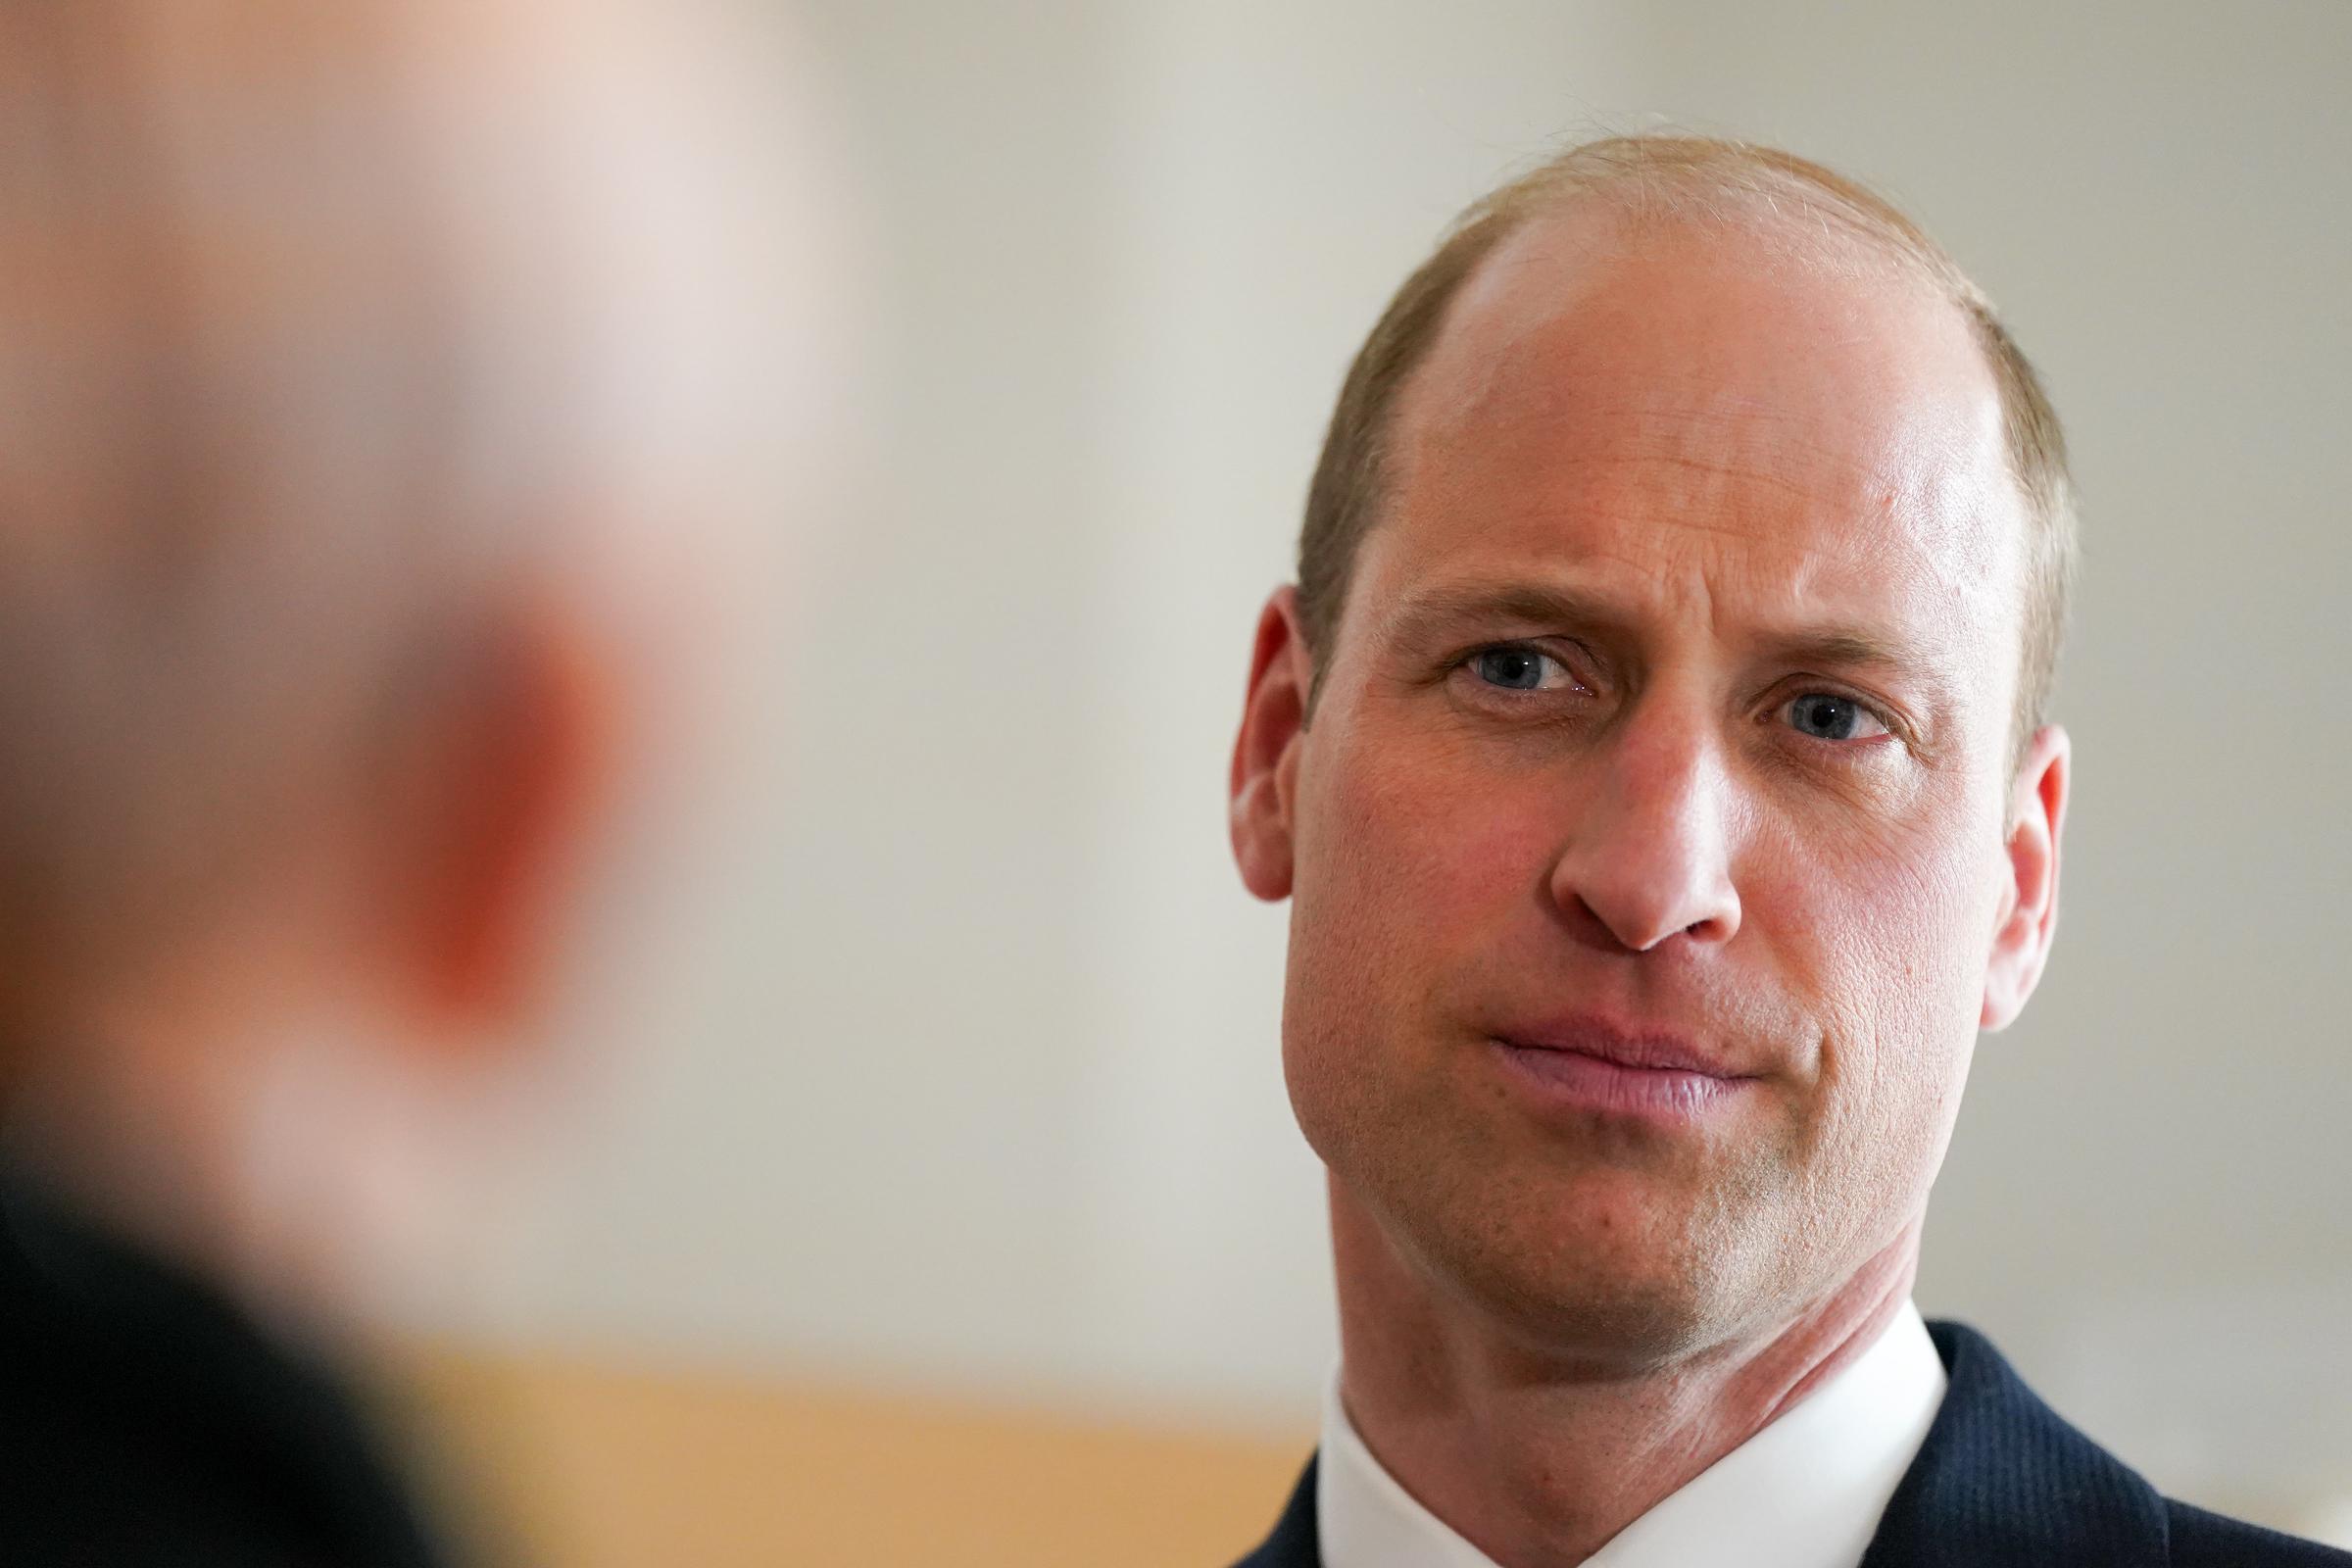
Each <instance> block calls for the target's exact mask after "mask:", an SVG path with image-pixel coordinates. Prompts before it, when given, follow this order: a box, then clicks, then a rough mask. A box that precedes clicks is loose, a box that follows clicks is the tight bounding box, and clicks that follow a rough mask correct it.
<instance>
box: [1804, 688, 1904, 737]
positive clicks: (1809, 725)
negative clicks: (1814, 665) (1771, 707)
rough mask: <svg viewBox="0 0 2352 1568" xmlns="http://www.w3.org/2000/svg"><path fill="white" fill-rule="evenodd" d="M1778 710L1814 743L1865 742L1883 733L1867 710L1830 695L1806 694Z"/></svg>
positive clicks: (1882, 725)
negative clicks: (1810, 737)
mask: <svg viewBox="0 0 2352 1568" xmlns="http://www.w3.org/2000/svg"><path fill="white" fill-rule="evenodd" d="M1782 711H1783V712H1785V713H1786V714H1788V716H1789V723H1790V724H1791V725H1793V726H1794V727H1795V728H1796V730H1797V732H1798V733H1799V734H1803V735H1810V736H1812V737H1813V738H1814V739H1815V740H1823V741H1851V740H1867V739H1869V738H1870V737H1871V736H1874V735H1884V734H1886V733H1887V726H1886V725H1884V724H1882V723H1880V722H1879V721H1878V719H1877V718H1875V717H1873V716H1872V714H1871V711H1870V710H1869V709H1867V708H1864V707H1863V706H1862V705H1861V704H1860V703H1857V702H1855V701H1854V700H1853V699H1852V698H1850V697H1839V696H1838V695H1836V694H1835V693H1832V692H1807V693H1806V694H1805V695H1804V696H1802V697H1799V698H1797V699H1796V700H1795V701H1794V702H1791V703H1789V705H1788V707H1786V708H1785V709H1783V710H1782Z"/></svg>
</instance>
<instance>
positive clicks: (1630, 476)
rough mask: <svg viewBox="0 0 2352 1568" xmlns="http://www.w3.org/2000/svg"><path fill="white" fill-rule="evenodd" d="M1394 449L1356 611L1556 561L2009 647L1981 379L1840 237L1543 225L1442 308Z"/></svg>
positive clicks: (1960, 335)
mask: <svg viewBox="0 0 2352 1568" xmlns="http://www.w3.org/2000/svg"><path fill="white" fill-rule="evenodd" d="M1390 451H1391V456H1390V467H1389V471H1388V474H1387V497H1386V501H1387V505H1386V506H1385V507H1384V509H1383V513H1384V519H1383V521H1382V522H1381V523H1380V524H1379V525H1378V526H1377V527H1376V528H1375V529H1374V530H1373V533H1372V535H1371V537H1370V538H1369V539H1367V541H1366V543H1365V553H1364V558H1363V559H1362V560H1361V561H1359V563H1358V570H1357V573H1356V577H1357V582H1356V587H1357V596H1358V597H1360V599H1361V600H1362V601H1364V602H1365V603H1366V604H1367V607H1368V608H1376V607H1378V606H1379V605H1380V604H1381V602H1383V601H1384V600H1385V601H1394V599H1395V598H1396V597H1397V595H1398V594H1400V593H1405V592H1410V591H1412V590H1414V589H1415V588H1416V587H1419V586H1423V585H1425V584H1427V583H1428V582H1429V581H1430V580H1431V579H1451V578H1466V579H1482V578H1491V577H1495V576H1496V575H1498V574H1499V575H1503V576H1525V575H1530V574H1536V575H1551V574H1556V573H1559V572H1569V573H1572V574H1575V575H1579V576H1581V577H1584V578H1588V579H1590V578H1602V579H1612V578H1613V579H1616V580H1617V585H1618V586H1619V587H1621V588H1622V589H1623V590H1624V591H1625V592H1627V593H1629V594H1635V595H1640V596H1646V597H1647V598H1649V599H1651V600H1653V601H1656V602H1658V603H1659V604H1661V605H1671V604H1673V603H1677V602H1680V601H1681V600H1683V599H1687V598H1689V597H1690V596H1692V595H1697V596H1701V597H1703V598H1704V599H1705V601H1706V604H1707V609H1708V613H1710V615H1713V616H1717V617H1721V616H1724V615H1735V616H1737V615H1741V614H1752V615H1789V614H1802V613H1807V612H1809V611H1816V610H1818V611H1822V612H1831V613H1839V614H1849V615H1850V614H1853V613H1861V612H1867V613H1870V614H1871V615H1872V616H1874V617H1877V618H1893V619H1897V620H1907V621H1910V622H1914V623H1917V624H1913V625H1911V626H1909V627H1908V628H1907V629H1908V630H1910V631H1911V632H1913V633H1914V634H1916V633H1919V632H1922V631H1927V630H1931V629H1940V630H1941V631H1943V632H1945V633H1947V634H1949V636H1950V637H1951V638H1957V639H1959V640H1961V641H1965V642H1971V643H1973V642H1976V641H1979V640H1981V639H1980V638H1979V637H1977V636H1973V635H1969V634H1971V633H1982V634H1985V635H1987V636H1990V637H2003V636H2010V635H2012V634H2013V633H2012V628H2013V627H2014V625H2015V617H2016V614H2017V606H2016V603H2015V602H2016V599H2017V597H2018V584H2019V570H2020V563H2021V561H2022V551H2021V544H2022V528H2023V515H2024V514H2023V504H2022V499H2021V497H2020V495H2019V492H2018V490H2017V487H2016V485H2015V482H2014V481H2013V480H2012V479H2011V477H2010V474H2009V468H2008V464H2007V459H2006V450H2005V446H2004V444H2003V437H2002V421H2001V409H2000V404H1999V397H1998V393H1997V390H1996V388H1995V386H1994V384H1993V381H1992V377H1991V373H1990V371H1989V369H1988V368H1987V367H1986V365H1985V360H1984V356H1983V354H1982V352H1981V351H1980V350H1979V349H1978V347H1977V345H1976V343H1975V340H1974V336H1973V333H1972V331H1971V329H1970V327H1969V325H1968V323H1967V321H1966V320H1965V319H1964V318H1963V317H1962V316H1961V314H1960V312H1959V311H1958V310H1957V309H1956V308H1954V307H1953V306H1952V305H1950V304H1949V303H1948V302H1946V301H1944V300H1943V299H1941V298H1940V297H1938V296H1937V295H1936V293H1934V292H1933V291H1932V290H1931V289H1930V288H1929V287H1928V286H1927V285H1926V284H1925V283H1924V282H1922V281H1920V280H1918V279H1915V278H1914V277H1912V276H1911V275H1909V274H1908V273H1907V272H1905V271H1904V270H1901V269H1900V268H1898V267H1896V266H1895V265H1893V264H1891V263H1889V262H1887V261H1886V260H1884V259H1880V258H1876V257H1873V256H1867V255H1861V254H1856V253H1855V252H1854V249H1853V248H1852V247H1848V250H1847V252H1845V253H1836V252H1833V253H1827V254H1806V253H1805V252H1803V251H1801V250H1799V249H1798V247H1797V246H1796V245H1795V244H1793V243H1783V242H1779V241H1777V240H1775V239H1774V238H1773V237H1772V236H1770V235H1756V234H1751V233H1744V232H1741V231H1738V230H1735V229H1732V228H1730V227H1728V226H1725V225H1717V224H1708V225H1696V224H1667V223H1650V224H1644V225H1640V226H1636V225H1634V224H1631V223H1629V222H1626V221H1617V220H1612V219H1609V218H1607V217H1606V216H1603V215H1593V214H1571V215H1563V216H1560V217H1555V218H1549V219H1544V220H1541V221H1535V222H1532V223H1531V224H1529V225H1528V226H1527V227H1526V228H1525V229H1523V230H1521V231H1520V232H1519V233H1518V234H1516V235H1514V236H1513V237H1512V238H1510V239H1508V240H1506V241H1505V242H1504V243H1503V244H1502V245H1501V246H1500V247H1499V248H1498V249H1497V251H1496V252H1495V254H1494V255H1493V256H1491V257H1490V258H1488V260H1487V261H1486V262H1485V263H1484V264H1483V265H1482V266H1481V267H1480V268H1479V270H1478V271H1477V272H1476V274H1475V275H1474V276H1473V277H1472V278H1471V279H1470V280H1469V282H1468V283H1467V284H1466V285H1465V286H1464V288H1463V290H1462V292H1461V293H1460V294H1459V295H1458V296H1457V297H1456V299H1455V300H1454V302H1453V306H1452V309H1451V311H1450V313H1449V315H1448V318H1447V320H1446V325H1445V327H1444V328H1443V330H1442V331H1441V333H1440V336H1439V339H1438V341H1437V342H1436V343H1435V344H1434V345H1433V347H1432V350H1431V352H1430V355H1429V357H1428V358H1427V360H1426V361H1425V362H1424V363H1423V365H1422V366H1421V367H1420V368H1419V369H1418V370H1417V371H1416V372H1415V374H1414V376H1413V378H1412V380H1411V382H1410V384H1409V385H1408V387H1407V388H1406V390H1405V393H1404V395H1403V397H1402V399H1401V400H1400V403H1399V406H1398V408H1397V413H1396V422H1395V426H1394V428H1393V431H1392V442H1391V448H1390ZM1473 585H1475V584H1473ZM1351 618H1352V617H1351ZM1930 623H1932V624H1930Z"/></svg>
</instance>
